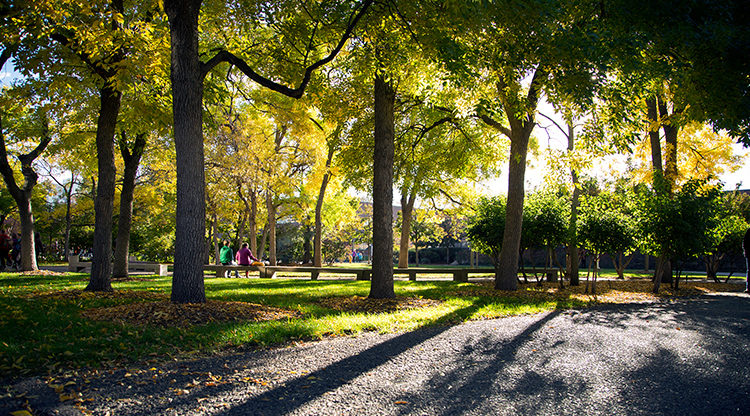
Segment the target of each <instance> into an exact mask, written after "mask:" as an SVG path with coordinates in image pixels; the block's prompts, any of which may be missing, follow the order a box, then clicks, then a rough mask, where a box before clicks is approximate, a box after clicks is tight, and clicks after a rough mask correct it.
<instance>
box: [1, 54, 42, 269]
mask: <svg viewBox="0 0 750 416" xmlns="http://www.w3.org/2000/svg"><path fill="white" fill-rule="evenodd" d="M4 63H5V62H4V60H0V67H2V66H3V64H4ZM16 111H17V112H24V109H22V108H21V109H16ZM2 113H6V112H5V111H3V112H1V113H0V174H2V176H3V180H4V181H5V185H6V186H7V188H8V191H9V192H10V194H11V196H12V197H13V199H14V200H15V202H16V205H17V207H18V215H19V217H20V221H21V270H26V271H29V270H37V264H36V252H35V244H34V214H33V212H32V208H31V194H32V191H33V189H34V186H36V184H37V180H38V178H39V176H38V175H37V173H36V171H35V170H34V167H33V163H34V160H35V159H36V158H37V157H39V155H40V154H41V153H42V152H43V151H44V149H45V148H46V147H47V145H48V144H49V143H50V142H51V141H52V135H51V133H50V131H49V125H48V121H47V119H46V118H45V117H43V116H42V117H41V119H39V118H40V117H39V116H38V115H37V117H34V115H33V114H30V115H31V118H32V120H33V119H34V118H37V120H35V121H36V124H41V128H40V127H37V128H36V129H37V130H38V131H39V133H38V134H39V136H40V140H39V143H38V144H37V145H36V146H35V147H34V148H33V149H32V150H31V151H30V152H28V153H24V154H18V156H17V157H18V161H19V162H20V163H21V173H22V174H23V177H24V182H23V185H22V186H19V185H18V183H17V182H16V178H15V176H14V170H13V168H12V167H11V164H10V161H9V160H8V148H9V147H8V143H6V140H5V134H4V131H3V130H4V127H5V126H4V125H3V119H5V115H6V114H7V113H6V114H2ZM32 122H33V121H32ZM16 128H17V129H18V130H20V126H16ZM32 128H33V127H32ZM16 133H17V134H18V133H20V135H23V134H24V133H22V132H20V131H17V132H16ZM16 139H17V141H21V140H24V139H25V138H19V137H17V136H16Z"/></svg>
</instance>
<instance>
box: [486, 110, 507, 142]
mask: <svg viewBox="0 0 750 416" xmlns="http://www.w3.org/2000/svg"><path fill="white" fill-rule="evenodd" d="M479 118H480V119H481V120H482V121H483V122H484V124H486V125H488V126H490V127H492V128H494V129H495V130H497V131H499V132H500V133H502V134H504V135H506V136H508V138H510V129H509V128H507V127H505V126H503V125H502V124H501V123H499V122H498V121H496V120H495V119H493V118H492V117H490V116H488V115H486V114H482V115H480V116H479Z"/></svg>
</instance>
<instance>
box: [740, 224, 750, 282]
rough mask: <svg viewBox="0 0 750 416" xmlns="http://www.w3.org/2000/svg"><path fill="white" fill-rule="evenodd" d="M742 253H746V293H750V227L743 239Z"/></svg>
mask: <svg viewBox="0 0 750 416" xmlns="http://www.w3.org/2000/svg"><path fill="white" fill-rule="evenodd" d="M742 254H744V255H745V267H746V268H745V293H750V228H748V229H747V231H745V237H744V238H743V239H742Z"/></svg>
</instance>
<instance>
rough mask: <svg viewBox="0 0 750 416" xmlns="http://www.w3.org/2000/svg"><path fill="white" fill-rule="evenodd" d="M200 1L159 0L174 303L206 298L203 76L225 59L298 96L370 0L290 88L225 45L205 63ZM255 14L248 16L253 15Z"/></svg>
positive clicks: (358, 7) (258, 79)
mask: <svg viewBox="0 0 750 416" xmlns="http://www.w3.org/2000/svg"><path fill="white" fill-rule="evenodd" d="M201 3H202V1H201V0H190V1H177V0H167V1H165V2H164V9H165V10H166V12H167V16H168V19H169V27H170V36H171V50H172V65H171V80H172V94H173V101H172V106H173V113H174V137H175V149H176V155H177V178H178V180H177V229H176V236H175V238H176V244H175V268H174V277H173V279H172V301H173V302H176V303H204V302H205V301H206V296H205V289H204V286H203V267H202V264H201V263H202V262H201V258H202V257H201V253H200V251H201V248H202V247H203V238H204V234H205V223H204V218H205V206H204V203H205V198H204V195H205V194H204V192H205V191H204V183H205V181H204V172H203V162H204V160H203V132H202V120H203V117H202V105H203V80H204V78H205V77H206V75H207V74H208V72H209V71H211V70H212V69H213V68H214V67H216V66H217V65H218V64H220V63H222V62H228V63H229V64H231V65H232V66H234V67H236V68H238V69H240V70H241V71H242V72H243V73H244V74H245V75H247V76H248V77H249V78H250V79H252V80H253V81H255V82H257V83H258V84H260V85H261V86H263V87H264V88H268V89H271V90H274V91H276V92H279V93H281V94H283V95H287V96H290V97H294V98H299V97H300V96H301V95H302V93H303V92H304V91H305V88H306V87H307V85H308V83H309V82H310V78H311V76H312V73H313V71H315V70H316V69H318V68H320V67H321V66H323V65H325V64H327V63H329V62H330V61H332V60H333V58H334V57H335V56H336V55H337V54H338V53H339V51H340V50H341V49H342V48H343V46H344V44H345V42H346V41H347V40H348V38H349V36H350V35H351V33H352V31H353V30H354V26H355V25H356V24H357V22H358V21H359V19H360V18H361V17H362V15H363V14H364V13H365V12H366V11H367V9H368V8H369V7H370V5H371V4H372V0H365V1H364V3H363V4H361V5H359V4H357V5H355V6H354V8H353V11H352V15H351V18H350V20H349V22H348V24H347V25H346V29H345V30H344V34H343V36H342V37H341V39H340V41H339V42H338V43H337V44H336V45H335V47H334V48H333V49H332V50H331V52H330V53H329V54H328V55H327V56H324V57H322V59H319V60H316V61H315V62H314V63H312V64H308V61H307V60H303V67H304V76H303V77H302V80H301V81H300V82H299V86H298V87H297V88H295V89H292V88H288V87H286V86H284V85H281V84H279V83H277V82H274V81H272V80H271V79H270V78H266V77H263V76H261V75H260V74H258V73H257V72H256V71H254V70H253V69H252V68H251V67H250V66H249V65H248V64H247V63H246V62H245V61H244V60H242V59H241V58H240V57H238V56H236V55H234V54H233V53H231V52H230V51H228V50H226V49H222V50H221V51H220V52H218V53H217V54H216V55H214V56H213V57H212V58H210V59H209V60H208V61H206V62H205V63H204V62H202V61H201V60H200V56H201V51H200V50H199V39H198V33H199V27H198V18H199V16H200V11H201ZM258 17H259V16H249V17H248V18H249V20H251V21H252V20H255V19H257V18H258ZM305 17H308V16H305ZM309 23H311V24H312V25H311V26H309V29H311V30H312V32H313V33H315V29H316V28H317V26H316V24H317V23H320V21H310V22H309ZM314 39H315V37H314V36H311V39H310V40H311V41H313V40H314ZM307 45H308V46H309V45H310V43H308V44H307ZM304 49H305V51H306V52H307V51H309V49H307V47H305V48H304ZM303 55H304V57H305V58H307V56H308V55H307V54H306V53H305V54H303Z"/></svg>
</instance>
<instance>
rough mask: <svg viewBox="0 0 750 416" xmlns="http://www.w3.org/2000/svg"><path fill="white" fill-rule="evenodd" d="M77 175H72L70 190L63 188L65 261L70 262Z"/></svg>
mask: <svg viewBox="0 0 750 416" xmlns="http://www.w3.org/2000/svg"><path fill="white" fill-rule="evenodd" d="M75 177H76V175H75V174H71V175H70V188H67V187H65V186H63V189H64V190H65V255H64V256H63V257H64V259H63V260H65V261H68V256H69V255H70V230H71V229H72V228H73V215H72V213H71V205H72V204H73V186H74V184H75ZM22 250H23V249H22Z"/></svg>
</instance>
